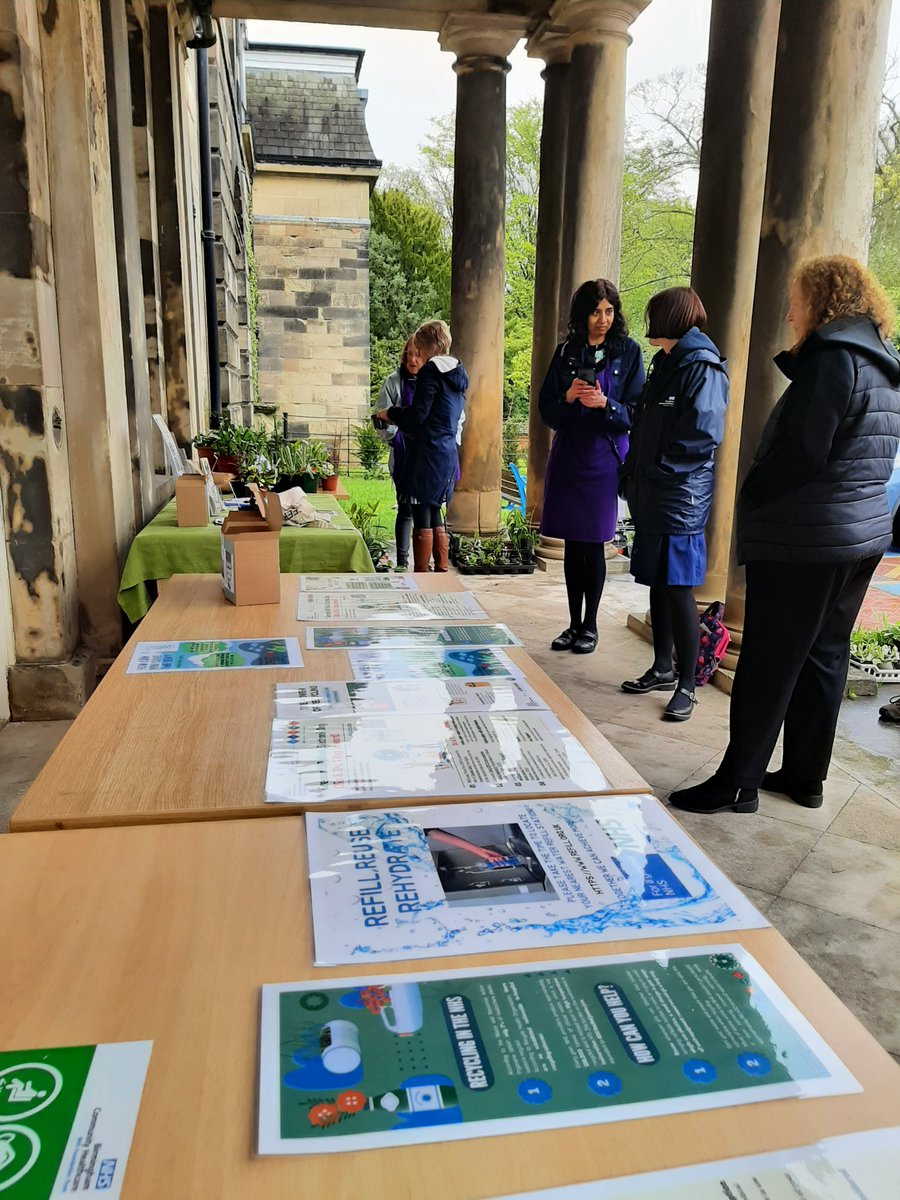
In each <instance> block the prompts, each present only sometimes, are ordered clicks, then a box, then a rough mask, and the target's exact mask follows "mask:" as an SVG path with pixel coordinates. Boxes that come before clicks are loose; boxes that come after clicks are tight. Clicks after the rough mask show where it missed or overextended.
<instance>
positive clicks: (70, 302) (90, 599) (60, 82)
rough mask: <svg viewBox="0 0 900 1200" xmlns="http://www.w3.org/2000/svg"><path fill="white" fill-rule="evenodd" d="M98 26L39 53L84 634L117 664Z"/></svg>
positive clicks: (118, 419)
mask: <svg viewBox="0 0 900 1200" xmlns="http://www.w3.org/2000/svg"><path fill="white" fill-rule="evenodd" d="M101 24H102V17H101V5H100V0H81V2H80V3H78V4H62V5H55V6H52V7H50V8H48V9H47V10H46V13H45V15H44V17H43V19H42V22H41V51H42V55H43V60H44V74H43V77H44V109H45V112H46V116H47V144H48V150H49V163H50V197H51V210H52V213H53V229H52V234H53V248H54V256H55V263H56V285H57V308H58V312H59V335H60V349H61V358H62V378H63V385H64V387H65V394H66V424H67V430H68V446H69V475H70V481H71V490H72V508H73V514H74V525H75V549H76V555H77V561H78V576H79V608H80V615H81V633H82V638H83V640H84V643H85V645H86V646H87V647H88V648H89V649H90V650H92V651H93V652H94V653H95V654H96V655H97V656H98V657H101V658H110V657H112V656H114V655H115V654H117V653H118V651H119V650H120V649H121V645H122V614H121V611H120V610H119V606H118V604H117V602H116V595H117V591H118V581H119V571H120V568H121V565H122V561H123V558H124V555H125V551H126V549H127V546H128V544H129V543H130V541H131V539H132V538H133V536H134V528H135V511H134V495H133V492H132V482H131V479H132V464H131V446H130V441H129V429H128V410H127V406H126V402H125V367H124V351H123V345H122V321H121V314H120V309H119V286H118V279H117V277H116V235H115V219H114V210H113V193H112V184H111V169H110V145H109V136H108V134H109V122H108V99H109V98H108V94H107V89H106V81H105V78H104V61H103V38H102V31H101Z"/></svg>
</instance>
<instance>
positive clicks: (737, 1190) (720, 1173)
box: [498, 1126, 900, 1200]
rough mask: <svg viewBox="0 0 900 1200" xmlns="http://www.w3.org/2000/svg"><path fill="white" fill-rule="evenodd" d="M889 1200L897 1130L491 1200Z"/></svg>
mask: <svg viewBox="0 0 900 1200" xmlns="http://www.w3.org/2000/svg"><path fill="white" fill-rule="evenodd" d="M727 1197H734V1198H735V1200H737V1198H740V1200H897V1198H898V1197H900V1126H895V1127H894V1128H893V1129H873V1130H867V1131H866V1132H865V1133H846V1134H843V1135H841V1136H839V1137H833V1138H826V1139H824V1140H823V1141H821V1142H817V1143H816V1144H815V1145H814V1146H798V1147H796V1148H795V1149H792V1150H778V1151H776V1152H774V1153H772V1154H753V1155H748V1156H747V1157H745V1158H727V1159H723V1160H722V1161H721V1162H710V1163H698V1164H697V1165H696V1166H690V1167H675V1168H673V1169H671V1170H668V1171H652V1172H650V1173H648V1174H646V1175H628V1176H623V1177H622V1178H621V1179H604V1180H599V1179H598V1180H596V1181H594V1182H592V1183H576V1184H573V1185H572V1186H570V1187H559V1188H543V1189H542V1190H541V1191H538V1192H518V1193H517V1194H516V1195H515V1196H502V1197H498V1200H724V1198H727Z"/></svg>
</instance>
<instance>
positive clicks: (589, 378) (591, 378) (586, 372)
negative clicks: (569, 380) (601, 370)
mask: <svg viewBox="0 0 900 1200" xmlns="http://www.w3.org/2000/svg"><path fill="white" fill-rule="evenodd" d="M575 378H576V379H580V380H581V382H582V383H586V384H587V385H588V387H596V386H597V372H596V371H595V370H594V368H593V367H579V368H578V370H577V371H576V372H575Z"/></svg>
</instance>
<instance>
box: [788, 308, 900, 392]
mask: <svg viewBox="0 0 900 1200" xmlns="http://www.w3.org/2000/svg"><path fill="white" fill-rule="evenodd" d="M827 346H839V347H841V348H843V349H844V350H849V351H850V352H851V353H853V354H861V355H864V356H865V357H866V358H867V359H869V361H870V362H873V363H875V364H876V365H877V366H879V367H880V368H881V369H882V371H884V373H885V375H887V377H888V379H889V380H890V381H891V383H894V384H896V383H898V382H900V354H898V352H897V350H896V348H895V347H894V345H893V344H892V343H891V342H888V341H885V339H884V338H883V337H882V336H881V334H880V333H879V332H878V330H877V329H876V328H875V326H874V325H873V324H872V322H871V321H870V320H869V318H868V317H839V318H838V319H837V320H836V321H829V322H828V324H827V325H823V326H821V328H819V329H816V330H814V331H813V332H812V333H811V334H810V335H809V336H808V337H807V338H806V340H805V341H804V342H803V344H802V345H801V347H800V349H799V350H798V351H797V352H796V353H793V352H792V351H790V350H783V351H782V352H781V354H778V355H776V357H775V365H776V366H777V367H778V369H779V370H780V371H781V372H782V374H784V375H786V376H787V377H788V379H793V378H794V375H795V374H796V372H797V367H798V365H799V364H800V363H801V362H802V361H803V360H804V358H805V357H806V356H807V355H808V354H810V353H812V352H813V351H815V350H817V349H822V348H823V347H827Z"/></svg>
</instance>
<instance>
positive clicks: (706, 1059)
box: [259, 945, 861, 1154]
mask: <svg viewBox="0 0 900 1200" xmlns="http://www.w3.org/2000/svg"><path fill="white" fill-rule="evenodd" d="M860 1090H861V1089H860V1087H859V1084H858V1083H857V1082H856V1080H855V1079H854V1078H853V1076H852V1075H851V1074H850V1072H849V1071H848V1070H847V1069H846V1067H845V1066H844V1065H843V1063H841V1061H840V1060H839V1059H838V1058H837V1056H836V1055H835V1054H834V1052H833V1051H832V1050H830V1049H829V1047H828V1046H827V1045H826V1044H825V1042H824V1041H823V1040H822V1038H821V1037H820V1036H819V1035H818V1034H817V1033H816V1032H815V1030H814V1029H813V1027H812V1026H811V1025H810V1024H809V1022H808V1021H807V1020H806V1019H805V1018H804V1017H803V1016H802V1015H801V1014H800V1013H799V1012H798V1010H797V1009H796V1008H795V1007H794V1006H793V1005H792V1004H791V1003H790V1001H789V1000H788V999H787V997H786V996H785V995H784V993H783V992H781V990H780V989H779V988H778V987H777V985H776V984H775V983H774V982H773V980H772V979H771V978H770V977H769V976H768V975H767V974H766V973H765V971H764V970H763V969H762V968H761V967H760V966H759V964H758V963H757V962H756V961H755V960H754V959H753V958H752V957H751V955H750V954H749V953H748V952H747V951H746V950H744V949H743V947H741V946H737V945H734V946H730V945H719V946H706V947H690V948H688V949H673V950H668V951H666V950H659V949H656V950H650V951H647V952H646V953H644V954H629V955H615V956H611V957H607V958H593V959H574V960H567V961H566V962H564V963H563V962H560V963H555V964H552V965H551V964H541V963H523V964H519V965H516V966H502V967H484V968H482V969H481V970H479V971H473V970H471V969H469V970H467V971H444V972H436V973H434V974H423V973H418V974H414V975H394V976H390V975H387V976H385V975H378V974H376V973H374V972H373V973H372V974H370V975H363V976H360V977H357V978H355V979H353V978H350V979H340V980H338V979H331V980H329V979H323V978H319V979H315V980H312V981H308V982H303V983H293V984H292V983H287V984H272V985H268V986H265V987H263V989H262V1005H261V1054H260V1092H259V1151H260V1153H261V1154H310V1153H313V1154H315V1153H322V1152H328V1151H348V1150H367V1149H375V1148H377V1147H383V1146H404V1145H411V1144H414V1143H422V1142H439V1141H449V1140H455V1139H461V1138H471V1137H490V1136H496V1135H500V1134H512V1133H527V1132H531V1131H533V1130H541V1129H562V1128H570V1127H572V1126H574V1125H590V1124H597V1123H600V1122H605V1121H622V1120H629V1119H635V1118H646V1117H657V1116H663V1115H665V1114H669V1113H678V1112H692V1111H697V1110H701V1109H714V1108H724V1107H731V1106H733V1105H738V1104H749V1103H753V1102H756V1101H764V1100H778V1099H782V1098H787V1097H812V1096H830V1095H839V1094H844V1093H848V1092H858V1091H860Z"/></svg>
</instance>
